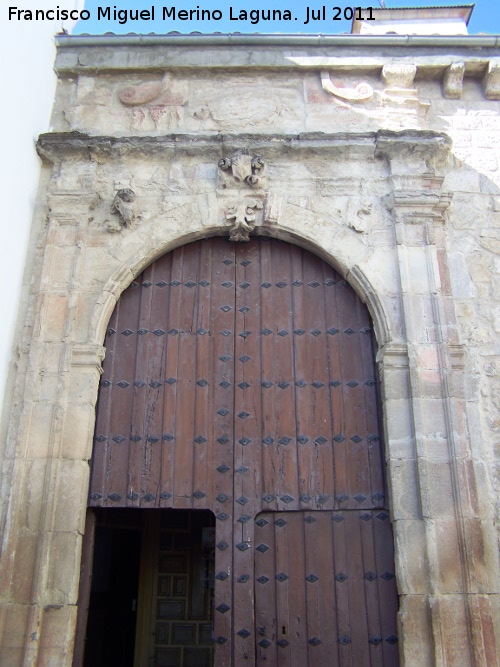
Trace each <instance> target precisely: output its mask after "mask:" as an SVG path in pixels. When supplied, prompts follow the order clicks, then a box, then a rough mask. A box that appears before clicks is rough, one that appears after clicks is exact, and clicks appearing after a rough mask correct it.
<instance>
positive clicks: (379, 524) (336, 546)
mask: <svg viewBox="0 0 500 667" xmlns="http://www.w3.org/2000/svg"><path fill="white" fill-rule="evenodd" d="M105 347H106V350H107V352H106V358H105V361H104V372H103V375H102V378H101V382H100V389H99V399H98V405H97V421H96V431H95V437H94V449H93V456H92V474H91V482H90V493H89V504H90V506H91V507H100V508H102V507H106V508H126V507H128V508H134V509H135V508H144V509H147V508H149V509H151V508H174V509H179V510H180V509H183V510H186V509H196V510H207V509H208V510H211V511H212V512H213V513H214V514H215V516H216V530H215V539H214V548H215V599H214V609H215V611H214V614H213V624H214V639H215V646H216V657H215V664H217V665H227V666H229V665H235V666H236V665H239V664H249V662H250V664H257V665H259V664H272V665H282V664H283V665H284V664H297V665H299V664H300V665H301V667H304V666H305V665H313V664H326V663H327V662H328V664H335V665H346V664H351V663H355V664H363V665H369V664H377V665H382V664H383V665H397V664H398V647H397V631H396V612H397V594H396V587H395V574H394V558H393V546H392V544H393V540H392V531H391V527H390V521H389V513H388V504H387V491H386V485H385V472H384V470H385V464H384V457H383V447H382V436H381V431H380V420H379V414H378V398H377V396H378V392H377V385H378V383H377V376H376V369H375V361H374V350H373V336H372V326H371V319H370V316H369V313H368V310H367V308H366V306H364V305H363V304H362V303H361V301H360V300H359V298H358V297H357V295H356V293H355V292H354V290H353V289H352V288H351V287H350V286H349V284H348V283H347V282H346V280H345V279H343V278H342V276H341V275H339V274H338V273H337V272H336V271H335V270H334V269H332V268H331V267H330V266H329V265H327V264H326V263H325V262H323V261H322V260H320V259H319V258H317V257H315V256H314V255H312V254H311V253H309V252H308V251H305V250H303V249H301V248H299V247H297V246H294V245H291V244H289V243H284V242H281V241H277V240H274V239H269V238H266V237H259V238H254V239H252V240H251V241H250V242H249V243H245V244H235V243H231V242H228V241H227V240H226V239H221V238H212V239H209V240H204V241H198V242H195V243H191V244H188V245H185V246H181V247H179V248H178V249H176V250H174V251H172V252H170V253H168V254H166V255H164V256H163V257H161V258H160V259H158V260H157V261H155V262H154V263H153V264H152V265H150V266H149V267H148V268H147V269H146V270H145V271H144V272H143V273H142V274H141V275H140V276H138V278H136V279H135V280H134V281H133V282H132V284H131V285H130V286H129V287H128V288H127V289H126V290H125V291H124V292H123V294H122V295H121V297H120V299H119V301H118V304H117V306H116V308H115V310H114V313H113V315H112V317H111V320H110V322H109V326H108V329H107V334H106V340H105ZM149 514H150V515H151V513H149ZM134 516H135V515H134ZM161 544H163V546H161ZM173 549H174V545H173V544H172V543H171V542H169V541H168V540H165V539H163V541H161V540H159V539H158V538H157V547H156V551H157V552H158V551H159V553H160V556H159V557H157V559H156V561H155V559H154V558H153V559H152V560H151V563H155V562H156V563H158V562H159V563H160V565H158V564H157V565H156V566H155V565H151V567H153V568H155V567H156V570H155V572H154V573H151V572H147V573H146V574H145V573H144V567H143V574H142V576H143V577H147V578H148V580H151V581H153V585H152V591H153V592H152V593H151V595H153V596H155V597H156V598H157V600H153V602H152V601H151V598H150V597H148V596H146V597H148V599H147V600H145V598H144V595H143V596H142V604H145V605H147V607H148V609H152V610H154V612H153V614H152V615H153V618H149V617H148V618H145V615H144V612H141V610H139V611H140V614H139V625H140V637H141V639H140V641H143V642H144V641H146V643H147V644H148V646H149V649H148V650H149V654H148V650H146V652H145V653H144V651H142V649H139V650H138V649H137V646H136V656H143V658H142V659H145V658H146V659H154V664H155V665H162V664H164V663H163V662H162V659H166V658H165V656H170V658H169V659H172V660H174V662H175V664H177V665H184V664H186V665H187V664H191V663H190V662H189V663H188V659H190V658H188V655H191V653H189V654H188V651H193V650H198V651H200V652H203V650H205V651H206V649H204V648H203V642H201V644H200V641H199V634H200V630H199V629H198V630H196V627H197V624H196V623H195V619H193V618H191V617H190V611H189V608H190V604H189V595H188V597H187V598H186V605H185V606H183V603H182V602H180V601H179V600H181V598H180V597H179V594H178V593H176V592H175V591H174V590H173V589H172V588H169V587H168V586H167V585H165V586H163V585H162V581H163V579H165V576H166V575H165V573H163V574H162V570H161V562H162V558H163V559H164V558H167V559H168V558H174V554H177V553H178V552H175V551H174V550H173ZM175 557H176V558H178V555H177V556H175ZM179 576H180V577H181V578H182V577H183V575H182V574H181V575H179ZM194 579H196V574H195V573H193V572H192V571H191V575H190V576H188V577H187V584H186V585H187V586H190V585H191V582H192V580H194ZM176 601H177V602H176ZM205 620H207V619H205ZM181 621H182V622H183V623H184V625H183V628H184V629H185V630H184V631H185V633H187V636H190V637H191V646H190V648H188V649H186V647H185V645H183V643H182V641H180V640H179V641H177V640H176V638H175V636H174V634H175V632H176V628H177V627H178V626H179V623H180V622H181ZM198 625H199V623H198ZM190 628H191V634H189V629H190ZM148 632H149V633H150V635H154V637H155V639H152V640H151V638H150V637H148ZM206 643H207V642H206V641H205V644H206ZM208 643H210V640H209V641H208ZM185 644H189V641H185ZM200 646H201V648H200ZM195 647H196V648H195ZM141 651H142V652H141ZM200 654H201V653H200ZM204 655H208V653H205V654H204ZM162 656H164V658H162ZM138 659H139V660H140V658H138ZM191 659H192V658H191ZM174 662H172V664H174ZM137 664H139V663H137ZM165 664H167V663H165ZM168 664H170V663H168ZM200 664H201V663H200ZM203 664H205V663H203ZM207 664H208V663H207Z"/></svg>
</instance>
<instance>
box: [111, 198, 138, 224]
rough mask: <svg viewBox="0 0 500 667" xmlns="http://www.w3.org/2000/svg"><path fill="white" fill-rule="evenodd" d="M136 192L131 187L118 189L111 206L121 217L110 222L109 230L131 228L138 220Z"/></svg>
mask: <svg viewBox="0 0 500 667" xmlns="http://www.w3.org/2000/svg"><path fill="white" fill-rule="evenodd" d="M135 200H136V194H135V192H134V191H133V190H131V189H130V188H123V189H122V190H118V192H117V193H116V194H115V198H114V199H113V204H112V206H111V209H112V212H113V213H116V214H117V215H119V216H120V217H121V220H119V221H113V222H109V223H108V231H110V232H119V231H121V230H122V229H124V228H125V229H131V228H132V227H133V226H134V223H135V220H136V217H137V216H136V210H135Z"/></svg>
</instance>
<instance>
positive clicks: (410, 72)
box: [382, 63, 417, 88]
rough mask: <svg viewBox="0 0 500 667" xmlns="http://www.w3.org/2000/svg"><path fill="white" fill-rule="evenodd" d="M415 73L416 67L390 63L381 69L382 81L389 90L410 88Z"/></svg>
mask: <svg viewBox="0 0 500 667" xmlns="http://www.w3.org/2000/svg"><path fill="white" fill-rule="evenodd" d="M416 73H417V66H416V65H408V64H406V63H390V64H388V65H384V66H383V68H382V80H383V81H384V83H385V84H386V85H387V86H388V87H389V88H411V87H412V86H413V81H414V80H415V75H416Z"/></svg>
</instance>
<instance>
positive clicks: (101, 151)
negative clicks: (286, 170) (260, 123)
mask: <svg viewBox="0 0 500 667" xmlns="http://www.w3.org/2000/svg"><path fill="white" fill-rule="evenodd" d="M242 148H247V149H250V150H255V151H260V152H264V151H265V154H266V158H267V159H269V158H271V157H279V156H281V155H285V154H286V155H288V156H290V155H293V154H294V153H297V154H300V152H302V151H307V150H311V149H312V150H314V151H319V152H326V153H328V154H330V155H331V156H332V157H335V158H338V159H342V158H345V159H348V158H351V159H352V158H354V157H358V158H360V159H362V158H365V157H366V156H374V155H375V156H376V157H385V158H390V157H391V155H393V154H399V155H401V152H402V151H403V152H404V151H405V150H407V151H409V153H410V154H412V155H413V156H415V155H416V154H421V155H425V156H426V157H427V158H429V157H435V156H439V155H442V154H443V153H445V154H446V153H448V152H449V151H450V149H451V140H450V138H449V137H448V136H447V135H446V134H444V133H440V132H428V131H419V130H405V131H402V132H390V131H386V130H380V131H378V132H366V133H359V134H354V133H352V134H351V133H337V134H334V133H332V134H326V133H322V132H310V133H302V134H294V135H281V136H279V137H276V136H275V135H270V134H237V135H231V134H170V135H167V136H154V137H152V136H136V137H112V136H90V135H87V134H83V133H80V132H52V133H47V134H42V135H40V137H39V139H38V143H37V150H38V154H39V155H40V157H41V158H42V159H43V160H45V161H47V162H49V163H57V162H59V161H60V160H61V159H63V158H70V157H71V158H72V159H75V158H76V159H80V160H85V161H86V160H90V159H93V158H94V157H95V156H97V155H98V156H99V157H102V158H105V157H109V158H112V157H116V156H123V155H124V154H130V155H134V156H140V155H141V154H143V155H144V156H145V157H147V158H148V160H151V159H152V158H153V156H158V157H166V156H169V155H179V154H182V153H184V154H191V155H193V154H194V155H200V154H204V155H213V157H214V159H217V160H218V158H219V157H222V156H224V155H225V154H227V153H229V152H232V151H237V150H239V149H242Z"/></svg>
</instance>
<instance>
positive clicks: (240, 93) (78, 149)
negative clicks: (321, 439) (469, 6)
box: [0, 36, 500, 667]
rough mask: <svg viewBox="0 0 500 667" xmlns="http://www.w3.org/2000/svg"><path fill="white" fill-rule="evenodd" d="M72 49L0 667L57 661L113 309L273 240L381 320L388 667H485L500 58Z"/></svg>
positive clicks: (70, 613)
mask: <svg viewBox="0 0 500 667" xmlns="http://www.w3.org/2000/svg"><path fill="white" fill-rule="evenodd" d="M85 39H86V38H71V39H67V38H61V40H60V46H59V54H58V59H57V62H56V70H57V73H58V76H59V84H58V93H57V97H56V101H55V107H54V114H53V126H54V131H53V132H52V133H50V134H46V135H42V136H41V137H40V140H39V154H40V157H41V159H42V163H43V167H42V169H43V179H42V182H43V185H42V187H41V190H40V194H39V198H40V202H41V204H44V206H45V209H44V210H45V215H46V219H45V223H44V225H43V230H42V232H41V234H40V237H39V239H38V246H37V255H36V262H35V264H34V266H33V268H32V284H31V295H30V309H29V312H28V316H27V319H26V323H25V327H24V331H23V335H22V339H21V340H20V341H19V362H18V374H17V380H16V386H15V401H14V408H13V412H12V417H11V424H10V429H9V437H8V442H7V443H6V449H5V465H4V470H3V483H2V496H1V500H2V530H3V555H2V560H1V563H0V576H1V587H0V590H1V591H2V594H1V598H0V637H1V642H0V662H1V663H2V664H8V665H9V666H12V667H14V666H17V665H54V666H55V665H57V666H58V667H60V666H63V665H71V664H72V651H73V642H74V633H75V622H76V611H77V610H76V604H77V594H78V583H79V574H80V569H79V568H80V558H81V545H82V534H83V531H84V523H85V512H86V506H87V493H88V480H89V466H88V460H89V458H90V456H91V452H92V439H93V429H94V408H95V402H96V397H97V391H98V384H99V375H100V367H101V362H102V359H103V356H104V353H105V350H104V348H103V347H102V341H103V339H104V332H105V329H106V326H107V322H108V319H109V317H110V315H111V313H112V310H113V307H114V305H115V304H116V302H117V299H118V298H119V296H120V294H121V292H122V291H123V290H124V289H125V288H126V287H127V286H128V285H129V284H130V282H131V281H132V280H133V278H134V277H135V276H137V275H138V273H139V272H140V271H141V270H142V269H143V268H144V267H145V266H147V265H148V264H149V263H151V262H152V261H153V260H154V259H155V258H157V257H159V256H161V255H162V254H163V253H165V252H168V251H169V250H170V249H172V248H174V247H177V246H179V245H181V244H183V243H186V242H188V241H191V240H194V239H199V238H205V237H209V236H212V235H229V234H231V236H232V237H233V238H235V239H239V240H238V241H237V242H244V238H245V236H246V235H247V234H264V235H268V236H273V237H277V238H280V239H284V240H288V241H291V242H292V243H296V244H299V245H302V246H304V247H306V248H309V249H310V250H312V251H313V252H315V253H317V254H318V255H320V256H321V257H322V258H324V259H325V260H326V261H328V262H330V263H331V264H332V265H333V266H334V267H335V268H336V269H338V270H339V271H340V272H341V273H342V274H343V275H344V276H345V277H346V279H347V280H348V281H349V282H350V283H351V284H352V285H353V287H354V288H355V289H356V290H357V292H358V294H359V295H360V296H361V298H362V299H363V300H364V301H365V302H366V303H367V304H368V307H369V309H370V312H371V315H372V318H373V322H374V328H375V332H376V338H377V344H378V364H379V371H380V379H381V385H382V399H383V422H384V433H385V441H386V458H387V470H388V480H389V490H390V503H391V518H392V522H393V530H394V536H395V556H396V576H397V582H398V591H399V595H400V612H399V622H400V638H399V641H400V655H401V663H402V665H406V666H407V667H409V666H411V667H429V666H431V665H436V666H438V665H439V666H444V665H446V666H455V667H465V666H466V665H471V666H472V665H474V666H479V665H484V666H486V665H488V666H493V665H498V654H499V643H500V638H499V635H500V614H499V603H498V601H499V596H498V592H499V591H498V587H499V574H498V537H499V535H498V532H497V529H496V522H497V520H498V515H497V512H498V497H499V490H500V488H499V482H500V480H499V474H498V473H499V469H500V468H499V463H500V461H499V457H500V450H499V443H500V440H499V431H500V422H499V417H498V408H499V407H500V405H499V403H500V382H499V380H500V349H499V337H498V334H499V329H500V299H499V297H498V287H499V275H500V261H499V255H500V232H499V223H500V176H499V171H498V160H499V158H500V102H499V101H498V100H499V99H500V80H499V79H500V74H499V66H498V64H497V60H496V58H498V49H495V48H493V47H491V48H490V47H488V46H487V44H486V42H485V44H486V45H485V47H484V48H483V49H481V50H480V52H478V51H477V49H475V48H472V46H471V47H470V48H469V46H468V44H469V42H468V41H467V40H468V38H461V39H462V41H461V42H460V46H456V45H455V46H453V44H454V42H453V40H451V41H450V42H449V43H450V45H451V46H449V47H446V46H445V45H444V46H443V45H441V46H439V47H438V46H433V42H432V41H431V40H428V41H429V43H428V44H427V42H422V44H421V45H420V46H415V47H411V48H410V47H407V48H403V47H399V46H398V42H395V43H394V45H391V44H392V43H389V42H388V43H387V44H386V41H387V40H386V38H382V41H379V42H374V44H375V45H373V44H371V42H370V41H369V40H368V41H367V40H364V38H359V39H357V40H356V42H355V43H356V46H355V47H354V46H352V45H351V43H350V42H348V43H347V45H345V42H342V40H340V41H339V42H338V43H335V44H334V43H333V42H332V44H331V45H328V43H326V42H325V43H324V44H322V43H318V44H307V43H305V42H304V41H303V40H302V41H301V39H300V38H297V39H295V41H294V40H293V39H290V40H289V41H288V42H287V43H286V44H281V43H280V41H279V39H274V40H273V38H270V39H269V40H267V41H266V40H265V39H264V38H263V37H260V38H254V42H255V43H252V38H250V40H247V41H245V38H243V37H242V38H241V39H240V43H238V40H237V39H233V41H232V42H231V43H230V40H228V39H225V38H223V36H221V38H220V39H219V42H217V39H216V38H212V41H209V42H206V41H205V42H204V41H203V38H201V37H200V38H196V37H193V38H191V39H190V38H185V39H184V38H183V39H178V40H177V39H176V38H175V37H170V38H168V37H167V38H163V41H162V38H154V37H151V38H147V37H146V38H141V39H140V40H137V39H134V38H108V37H104V38H101V39H99V38H96V39H88V40H87V41H85ZM371 39H372V38H371ZM127 40H128V41H127ZM384 40H386V41H384ZM478 54H479V55H478Z"/></svg>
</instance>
